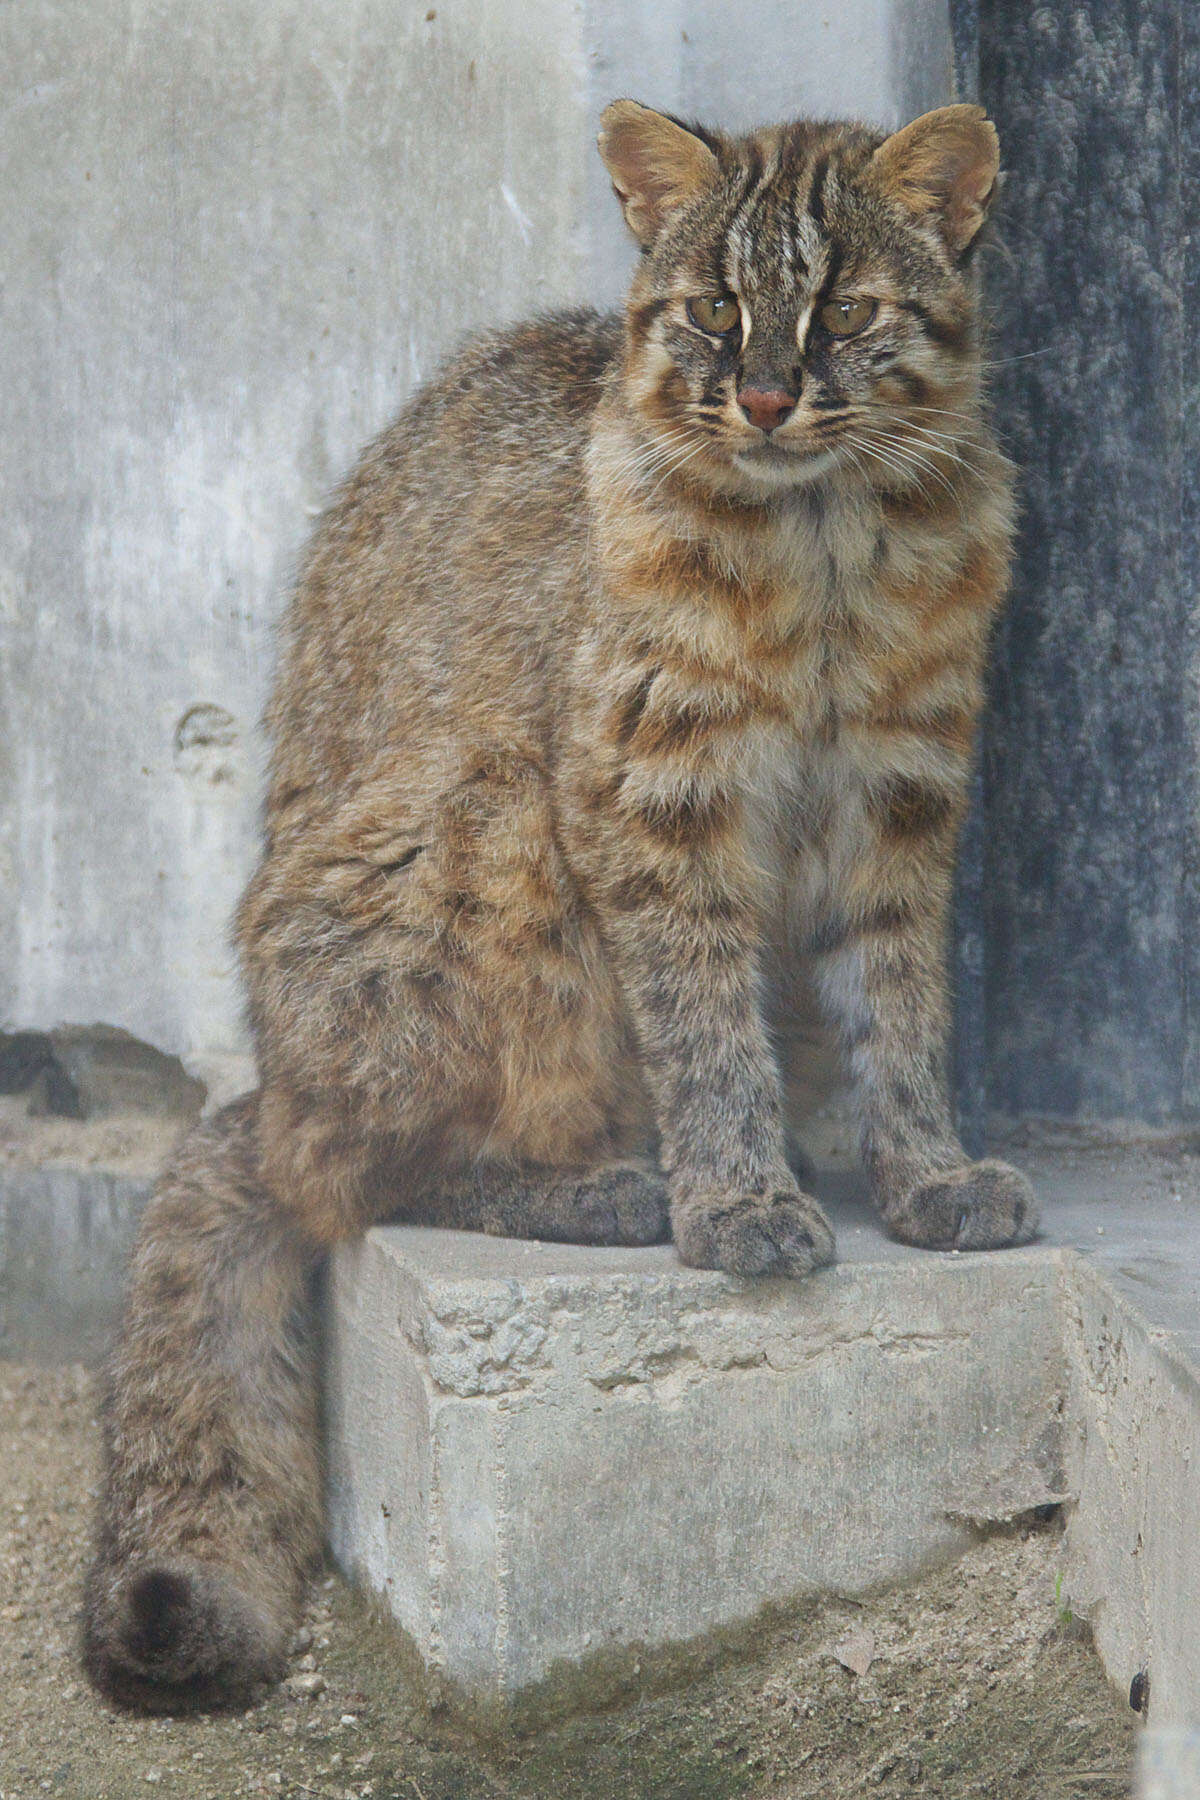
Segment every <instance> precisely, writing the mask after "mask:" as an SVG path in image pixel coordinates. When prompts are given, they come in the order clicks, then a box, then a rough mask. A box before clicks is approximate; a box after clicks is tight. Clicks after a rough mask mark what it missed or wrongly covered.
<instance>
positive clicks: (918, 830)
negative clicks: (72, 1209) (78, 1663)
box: [85, 100, 1035, 1708]
mask: <svg viewBox="0 0 1200 1800" xmlns="http://www.w3.org/2000/svg"><path fill="white" fill-rule="evenodd" d="M601 151H602V154H603V156H604V159H605V162H606V163H607V166H608V168H609V171H610V172H611V175H612V178H613V183H614V186H615V188H616V191H617V194H618V196H619V198H620V201H621V204H622V206H623V207H624V211H625V217H626V219H627V220H628V222H629V225H630V227H631V228H632V230H633V231H634V233H635V234H636V236H637V237H638V239H639V240H640V242H641V245H642V248H643V252H644V254H643V256H642V258H641V261H640V263H639V266H638V269H637V273H636V275H635V277H634V280H633V284H632V290H631V293H630V297H629V302H628V306H627V309H626V311H625V313H624V314H623V315H621V316H613V317H599V316H597V315H595V314H593V313H590V312H576V313H567V314H562V315H560V316H557V317H550V318H542V319H536V320H534V321H532V322H531V323H528V324H524V325H518V326H515V327H513V328H512V329H509V330H505V331H501V332H498V333H496V334H495V335H493V336H489V337H486V338H483V339H480V340H479V341H477V342H476V343H474V344H472V345H471V346H470V347H468V348H467V349H466V351H465V352H463V354H461V355H460V356H459V357H458V359H457V360H456V361H454V362H453V363H451V364H450V365H449V366H448V367H447V368H445V369H444V370H443V371H442V372H441V374H440V375H439V376H437V377H436V378H435V379H434V380H433V381H432V382H431V383H430V384H429V385H428V386H427V387H426V388H424V389H423V391H421V392H420V393H418V394H417V395H416V396H415V397H414V399H413V400H412V401H411V402H410V403H409V405H408V406H407V407H406V408H405V410H404V412H403V413H402V414H401V416H400V418H399V420H398V421H397V423H396V424H395V425H394V426H393V427H392V429H391V430H390V431H388V432H387V433H385V435H384V436H383V437H382V438H380V439H379V441H378V442H377V443H375V444H374V445H373V446H372V447H371V448H370V449H369V450H368V451H367V453H366V455H365V457H364V458H363V460H362V462H361V463H360V465H359V467H358V468H357V470H356V471H355V473H354V474H353V475H352V476H351V478H350V480H349V481H348V482H347V484H346V485H345V487H344V488H343V489H342V491H341V493H340V494H339V495H338V497H337V499H336V500H335V502H334V504H333V505H332V507H331V508H330V510H329V512H328V513H327V514H326V516H325V518H324V520H323V522H322V524H321V526H320V528H319V530H318V531H317V534H316V537H315V540H314V542H313V544H312V546H311V548H310V550H309V553H308V556H307V559H306V563H305V566H304V570H303V574H302V577H301V580H300V583H299V588H298V591H297V593H296V596H295V599H294V601H293V603H292V607H291V611H290V614H289V616H288V621H287V628H286V641H285V648H284V653H283V659H282V667H281V670H280V674H279V679H278V684H277V687H276V691H275V697H274V701H273V703H272V706H271V709H270V719H269V722H270V729H271V735H272V739H273V747H274V758H273V764H272V778H271V784H270V794H269V798H268V801H267V809H266V834H265V848H264V851H263V857H262V861H261V864H260V866H259V868H258V871H257V873H256V874H255V876H254V879H253V881H252V882H251V884H250V888H249V891H248V892H247V894H246V897H245V900H244V901H243V904H242V907H241V912H240V916H239V925H238V932H239V941H240V946H241V954H242V960H243V965H244V970H245V977H246V982H247V986H248V990H249V998H250V1008H251V1016H252V1019H253V1025H254V1033H255V1040H256V1044H257V1050H258V1058H259V1066H260V1069H261V1078H262V1086H261V1089H260V1091H259V1092H258V1093H257V1094H255V1095H252V1096H250V1097H248V1098H246V1099H245V1100H242V1101H240V1102H238V1103H237V1104H235V1105H234V1106H232V1107H229V1108H227V1109H226V1110H225V1111H224V1112H223V1113H219V1114H218V1115H217V1116H216V1117H215V1118H214V1119H212V1120H211V1121H210V1122H208V1123H206V1124H204V1125H202V1126H201V1127H200V1128H199V1129H198V1130H197V1131H195V1132H194V1133H193V1134H192V1135H191V1137H189V1138H188V1139H187V1140H186V1142H185V1143H184V1145H183V1147H182V1149H181V1150H180V1151H179V1153H178V1154H177V1156H176V1158H175V1160H174V1162H173V1164H172V1166H171V1167H170V1169H169V1170H168V1171H167V1173H166V1175H165V1176H164V1178H163V1180H162V1181H161V1183H160V1185H159V1187H158V1190H157V1193H156V1195H155V1197H154V1199H153V1200H152V1202H151V1204H150V1206H149V1209H148V1211H147V1213H146V1217H145V1223H144V1226H143V1229H142V1233H141V1238H140V1241H139V1244H138V1247H137V1250H136V1253H135V1256H134V1260H133V1267H132V1272H131V1282H130V1288H129V1295H128V1307H127V1312H126V1316H125V1322H124V1326H123V1329H122V1332H121V1336H120V1341H119V1344H118V1347H117V1350H116V1352H115V1355H114V1358H113V1361H112V1364H111V1368H110V1372H109V1383H108V1395H107V1400H106V1406H105V1431H106V1457H107V1464H106V1474H105V1486H104V1495H103V1501H102V1508H101V1518H100V1526H99V1535H98V1545H97V1555H96V1561H95V1566H94V1568H93V1570H92V1574H91V1577H90V1580H89V1584H88V1592H87V1599H86V1622H85V1654H86V1660H87V1666H88V1668H89V1670H90V1672H91V1675H92V1677H93V1679H94V1680H95V1681H96V1683H97V1685H98V1686H99V1687H101V1688H102V1689H103V1690H104V1691H105V1692H106V1693H108V1694H109V1695H111V1696H113V1697H114V1698H117V1699H120V1700H123V1701H128V1702H133V1703H138V1704H143V1705H148V1706H152V1707H165V1708H178V1707H183V1706H187V1705H203V1704H211V1703H213V1702H214V1701H219V1700H228V1699H238V1698H242V1697H244V1696H246V1695H247V1694H248V1693H250V1692H251V1691H252V1690H253V1688H254V1686H255V1684H256V1683H258V1682H260V1681H262V1680H264V1679H270V1678H272V1677H276V1676H278V1675H279V1673H280V1671H281V1668H282V1666H283V1661H284V1656H285V1647H286V1644H287V1641H288V1636H289V1633H290V1630H291V1627H292V1623H293V1619H294V1615H295V1611H296V1607H297V1604H298V1599H299V1596H300V1593H301V1588H302V1584H303V1580H304V1577H305V1574H306V1571H307V1570H308V1568H309V1566H310V1564H311V1561H312V1559H313V1558H314V1556H315V1555H316V1553H317V1552H318V1549H319V1546H320V1542H321V1505H320V1475H319V1458H318V1453H317V1444H316V1416H315V1415H316V1406H315V1400H314V1378H313V1368H312V1358H311V1350H310V1345H309V1335H308V1330H307V1289H308V1280H309V1276H310V1272H311V1270H312V1269H313V1267H314V1265H315V1263H316V1261H317V1260H318V1259H319V1257H320V1256H321V1254H322V1253H323V1252H324V1251H326V1250H327V1249H328V1248H329V1247H330V1246H331V1245H333V1244H336V1243H337V1242H338V1241H339V1240H341V1239H344V1238H346V1237H348V1236H350V1235H352V1234H354V1233H357V1232H361V1231H362V1230H363V1229H364V1228H365V1227H366V1226H367V1225H369V1224H370V1223H371V1221H372V1220H377V1219H381V1218H384V1217H388V1216H395V1217H398V1218H401V1219H407V1220H419V1221H423V1222H432V1223H437V1224H444V1225H449V1226H458V1227H466V1228H469V1229H473V1230H484V1231H493V1232H504V1233H510V1234H514V1235H518V1234H519V1235H534V1236H538V1237H547V1238H558V1239H564V1240H568V1241H572V1242H578V1243H623V1244H642V1243H652V1242H656V1241H659V1240H661V1239H663V1238H665V1237H667V1236H668V1234H669V1235H671V1236H673V1238H674V1240H675V1243H676V1245H677V1246H678V1251H679V1254H680V1256H681V1257H682V1259H683V1260H684V1261H685V1262H687V1263H691V1264H694V1265H697V1266H700V1267H705V1268H711V1267H716V1268H721V1269H726V1270H729V1271H730V1272H731V1273H733V1274H736V1275H739V1276H758V1275H791V1276H805V1275H808V1274H810V1273H811V1272H812V1271H813V1270H814V1269H818V1268H820V1267H822V1266H823V1265H824V1264H826V1263H828V1262H830V1260H831V1259H832V1257H833V1238H832V1235H831V1232H830V1229H829V1225H828V1223H827V1221H826V1219H825V1217H824V1215H823V1214H822V1212H821V1209H820V1207H819V1206H818V1204H817V1202H816V1201H815V1200H814V1199H813V1198H812V1197H811V1196H810V1195H809V1194H807V1193H805V1192H804V1190H803V1187H802V1186H801V1185H800V1183H799V1181H798V1179H797V1177H796V1175H795V1174H794V1173H793V1167H792V1162H794V1161H795V1158H793V1159H792V1161H791V1162H790V1161H789V1149H788V1145H789V1137H788V1132H789V1129H790V1123H791V1122H790V1121H789V1120H788V1119H787V1117H786V1116H785V1115H786V1107H785V1103H784V1099H783V1096H784V1094H785V1093H786V1092H787V1076H788V1071H787V1068H786V1066H785V1065H786V1054H785V1051H786V1046H787V1043H788V1041H789V1033H788V1030H787V1024H788V1019H789V1014H790V1011H791V1008H792V1006H793V995H794V993H795V991H796V984H797V981H798V979H799V971H800V969H801V967H802V965H803V966H804V967H805V968H806V969H808V970H809V971H810V972H811V973H812V974H813V975H814V976H815V981H816V985H817V989H818V992H819V994H820V995H821V997H822V1000H823V1003H824V1006H825V1008H826V1009H827V1011H828V1014H829V1015H830V1018H831V1019H832V1021H833V1022H834V1023H835V1024H836V1026H837V1028H838V1029H839V1031H840V1035H841V1040H842V1042H843V1045H844V1048H845V1054H846V1058H847V1060H848V1065H849V1069H850V1071H851V1073H852V1075H853V1080H854V1085H855V1089H856V1093H857V1098H858V1103H859V1107H860V1110H861V1116H862V1134H863V1154H864V1159H865V1162H866V1165H867V1168H868V1170H869V1173H870V1177H871V1181H872V1183H873V1186H874V1192H875V1196H876V1199H877V1202H878V1206H879V1210H880V1212H881V1214H882V1217H883V1220H884V1222H885V1224H886V1226H887V1228H888V1230H889V1231H891V1232H892V1233H893V1234H894V1235H895V1236H897V1237H900V1238H903V1239H904V1240H906V1241H907V1242H909V1243H913V1244H923V1245H930V1246H933V1247H937V1248H948V1247H957V1248H961V1249H967V1250H982V1249H990V1248H993V1247H996V1246H999V1245H1004V1244H1013V1243H1019V1242H1022V1241H1023V1240H1025V1239H1027V1238H1029V1237H1030V1236H1031V1234H1032V1232H1033V1230H1034V1227H1035V1209H1034V1203H1033V1198H1032V1195H1031V1193H1030V1190H1029V1187H1028V1184H1027V1183H1026V1181H1025V1179H1024V1178H1023V1177H1022V1176H1021V1175H1019V1174H1017V1173H1016V1172H1015V1171H1014V1170H1012V1169H1010V1168H1008V1167H1007V1166H1006V1165H1004V1164H1003V1163H999V1162H982V1163H974V1164H972V1163H969V1162H968V1161H967V1159H966V1157H965V1155H964V1153H963V1151H962V1149H961V1147H960V1145H959V1143H958V1140H957V1138H956V1136H955V1132H954V1128H953V1125H952V1123H951V1116H950V1109H949V1105H948V1100H947V1090H946V1072H945V1040H946V1032H947V1002H946V983H945V976H944V941H943V940H944V938H945V934H946V913H947V902H948V896H949V892H950V881H951V866H952V857H953V850H954V841H955V834H956V830H957V827H958V824H959V821H960V819H961V816H962V812H963V808H964V804H965V795H966V789H967V780H968V768H969V764H970V760H971V753H972V740H973V736H974V730H975V721H976V715H977V713H978V710H979V705H980V685H981V672H982V667H983V662H984V656H985V652H986V647H987V642H988V636H989V630H990V626H991V623H992V620H993V618H994V615H995V612H996V609H997V607H998V605H999V604H1000V601H1001V597H1002V593H1003V589H1004V585H1005V578H1006V568H1007V562H1008V554H1009V521H1010V484H1009V471H1008V468H1007V466H1006V464H1005V462H1004V460H1003V459H1002V457H1001V456H1000V455H999V453H998V452H997V450H996V448H995V446H994V445H993V442H992V440H991V438H990V436H989V435H988V431H987V428H986V426H985V425H984V424H983V423H982V422H981V418H980V394H979V379H980V377H979V351H978V343H977V329H976V321H975V317H974V307H973V298H972V287H971V283H970V280H969V278H968V276H967V274H966V272H965V270H964V261H965V259H966V257H967V254H968V252H969V249H970V247H971V244H972V241H973V239H974V238H975V236H976V233H977V231H978V229H979V227H980V225H981V224H982V222H983V219H984V215H985V212H986V209H987V205H988V201H989V196H990V194H991V191H992V187H993V184H994V181H995V176H996V168H997V146H996V137H995V133H994V131H993V129H992V127H991V125H990V124H989V123H988V122H987V121H986V119H985V118H984V116H983V114H982V112H981V111H980V110H979V109H978V108H976V107H971V106H952V107H947V108H945V109H944V110H942V111H939V112H935V113H930V114H928V115H926V116H925V117H924V118H922V119H918V120H917V121H916V122H915V123H914V124H912V125H909V126H907V127H906V128H905V129H904V130H902V131H900V132H897V133H896V134H895V135H894V136H891V137H888V138H883V137H881V136H880V135H879V134H877V133H874V132H871V131H868V130H865V129H863V128H861V127H859V126H857V125H842V124H798V125H791V126H787V127H782V128H779V129H772V130H765V131H760V132H756V133H755V134H753V135H752V136H749V137H745V138H736V139H735V138H728V137H724V136H722V135H720V134H719V133H716V132H710V131H707V130H701V129H700V128H698V127H690V126H684V125H682V124H680V123H678V122H676V121H674V120H672V119H669V118H667V117H665V116H664V115H662V114H660V113H655V112H651V111H649V110H647V109H646V108H644V107H641V106H638V105H635V104H634V103H633V102H632V101H628V100H622V101H618V102H617V103H616V104H615V105H613V106H611V107H610V108H609V109H608V112H607V113H606V115H605V119H604V129H603V132H602V136H601Z"/></svg>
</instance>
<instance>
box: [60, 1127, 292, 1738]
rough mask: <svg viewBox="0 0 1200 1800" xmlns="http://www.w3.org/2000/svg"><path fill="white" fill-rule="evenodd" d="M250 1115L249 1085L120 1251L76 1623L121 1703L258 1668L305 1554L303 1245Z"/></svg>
mask: <svg viewBox="0 0 1200 1800" xmlns="http://www.w3.org/2000/svg"><path fill="white" fill-rule="evenodd" d="M256 1127H257V1097H256V1096H254V1095H251V1096H249V1097H248V1098H246V1099H244V1100H239V1101H235V1102H234V1104H233V1105H232V1106H228V1107H226V1108H225V1109H224V1110H223V1111H222V1112H220V1113H218V1114H216V1116H215V1117H214V1118H213V1119H211V1120H209V1121H207V1122H206V1123H204V1124H202V1125H200V1126H198V1127H197V1128H196V1129H195V1130H194V1131H193V1132H192V1133H191V1134H190V1135H189V1136H188V1137H187V1138H186V1139H185V1140H184V1142H183V1144H182V1146H181V1147H180V1149H179V1151H178V1152H177V1153H176V1156H175V1158H174V1160H173V1162H172V1164H171V1166H170V1167H169V1169H168V1170H167V1173H166V1174H165V1175H164V1177H163V1179H162V1181H161V1182H160V1183H159V1185H158V1188H157V1190H156V1192H155V1194H154V1197H153V1199H152V1200H151V1202H150V1204H149V1206H148V1207H147V1209H146V1214H145V1218H144V1220H143V1223H142V1229H141V1233H140V1236H139V1240H138V1244H137V1248H136V1250H135V1252H134V1256H133V1263H132V1268H131V1271H130V1283H129V1291H128V1295H127V1299H126V1312H125V1318H124V1322H123V1325H122V1328H121V1333H120V1337H119V1340H118V1343H117V1347H116V1350H115V1353H114V1355H113V1357H112V1361H111V1363H110V1365H109V1369H108V1373H107V1388H106V1393H105V1399H104V1409H103V1423H104V1471H103V1489H102V1495H101V1501H100V1516H99V1522H98V1530H97V1539H96V1554H95V1561H94V1564H93V1566H92V1569H91V1572H90V1574H89V1576H88V1581H87V1588H86V1594H85V1601H84V1620H83V1657H84V1664H85V1666H86V1668H87V1672H88V1674H89V1675H90V1677H91V1679H92V1681H93V1682H94V1683H95V1685H96V1687H97V1688H99V1689H100V1691H101V1692H102V1693H103V1694H105V1695H106V1696H107V1697H108V1698H109V1699H112V1700H116V1701H118V1702H120V1703H121V1704H124V1705H131V1706H139V1707H143V1708H147V1709H150V1710H154V1711H167V1712H175V1711H187V1710H191V1709H194V1708H196V1707H212V1706H219V1705H230V1704H238V1703H241V1702H244V1701H245V1700H247V1699H248V1698H249V1697H250V1696H251V1695H252V1694H253V1692H254V1690H255V1689H256V1688H257V1687H258V1686H259V1685H260V1684H261V1683H263V1682H267V1681H273V1680H277V1679H278V1678H279V1676H280V1675H281V1674H282V1672H283V1668H284V1662H285V1658H286V1654H287V1644H288V1639H289V1637H290V1635H291V1632H292V1630H293V1628H294V1626H295V1623H296V1615H297V1612H298V1609H299V1605H300V1601H301V1599H302V1596H303V1590H304V1582H305V1578H306V1575H307V1574H308V1572H309V1569H310V1567H311V1565H312V1563H313V1561H314V1559H315V1557H316V1555H317V1553H318V1551H319V1549H320V1544H321V1537H322V1531H321V1478H320V1466H319V1449H318V1441H317V1417H316V1414H317V1401H316V1371H315V1356H314V1346H313V1336H314V1332H313V1321H312V1318H311V1295H310V1287H311V1281H310V1277H311V1273H312V1270H313V1267H314V1263H315V1252H314V1250H313V1248H312V1246H310V1245H309V1244H308V1243H307V1242H306V1241H305V1240H304V1238H303V1236H302V1235H301V1233H300V1232H299V1231H298V1230H297V1228H296V1226H295V1224H294V1223H293V1222H292V1221H291V1220H290V1218H289V1217H288V1215H287V1213H286V1212H285V1210H284V1209H283V1208H281V1207H280V1206H279V1205H278V1204H277V1203H276V1201H275V1200H274V1199H273V1198H272V1197H271V1195H270V1193H269V1192H268V1191H267V1189H266V1188H265V1186H264V1185H263V1184H262V1182H261V1181H260V1179H259V1176H258V1152H257V1129H256Z"/></svg>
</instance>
